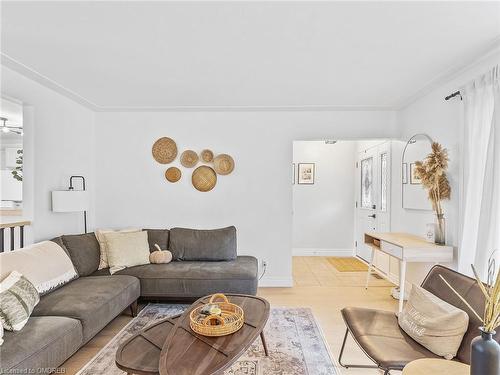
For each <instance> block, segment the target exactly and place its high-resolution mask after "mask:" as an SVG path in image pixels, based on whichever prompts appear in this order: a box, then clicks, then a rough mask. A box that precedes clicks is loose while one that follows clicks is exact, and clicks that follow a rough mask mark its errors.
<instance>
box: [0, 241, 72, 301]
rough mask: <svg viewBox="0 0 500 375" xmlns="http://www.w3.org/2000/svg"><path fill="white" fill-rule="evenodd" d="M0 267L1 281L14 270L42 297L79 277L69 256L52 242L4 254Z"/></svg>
mask: <svg viewBox="0 0 500 375" xmlns="http://www.w3.org/2000/svg"><path fill="white" fill-rule="evenodd" d="M0 264H1V267H0V280H2V279H3V278H5V277H6V276H7V275H9V274H10V273H11V272H12V271H17V272H19V273H21V274H22V275H24V277H26V278H27V279H28V280H29V281H30V282H31V283H32V284H33V285H34V286H35V288H36V290H38V293H40V295H44V294H47V293H49V292H50V291H52V290H54V289H57V288H59V287H61V286H62V285H64V284H66V283H68V282H70V281H71V280H73V279H76V278H77V277H78V274H77V273H76V271H75V267H74V266H73V263H72V262H71V259H70V258H69V256H68V254H67V253H66V252H65V251H64V249H63V248H62V247H61V246H59V245H58V244H57V243H55V242H52V241H43V242H39V243H36V244H33V245H30V246H26V247H23V248H22V249H18V250H16V251H8V252H5V253H1V254H0Z"/></svg>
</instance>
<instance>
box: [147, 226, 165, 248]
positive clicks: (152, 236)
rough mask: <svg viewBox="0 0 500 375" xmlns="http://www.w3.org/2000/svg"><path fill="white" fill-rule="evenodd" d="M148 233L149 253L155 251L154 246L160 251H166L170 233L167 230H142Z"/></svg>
mask: <svg viewBox="0 0 500 375" xmlns="http://www.w3.org/2000/svg"><path fill="white" fill-rule="evenodd" d="M143 230H145V231H146V232H148V243H149V251H150V252H153V251H156V248H155V244H158V246H160V249H162V250H167V249H168V241H169V236H170V231H169V230H168V229H143Z"/></svg>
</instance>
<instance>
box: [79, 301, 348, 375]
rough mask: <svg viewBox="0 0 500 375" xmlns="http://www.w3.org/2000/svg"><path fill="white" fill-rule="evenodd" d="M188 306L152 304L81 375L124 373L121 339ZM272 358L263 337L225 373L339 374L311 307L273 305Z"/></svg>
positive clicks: (268, 334) (269, 340)
mask: <svg viewBox="0 0 500 375" xmlns="http://www.w3.org/2000/svg"><path fill="white" fill-rule="evenodd" d="M186 308H187V306H186V305H174V304H149V305H147V306H146V307H145V308H144V309H143V310H142V311H141V312H140V314H139V315H138V316H137V317H136V318H135V319H133V320H132V321H131V322H130V323H129V324H128V325H127V326H125V327H124V328H123V330H122V331H120V333H118V334H117V335H116V336H115V337H114V338H113V339H112V340H111V341H110V342H109V343H108V344H107V345H106V346H105V347H104V348H103V349H102V350H101V351H100V352H99V353H97V355H96V356H95V357H94V358H93V359H92V360H91V361H90V362H89V363H87V364H86V365H85V367H84V368H83V369H82V370H80V372H78V375H104V374H106V375H122V374H125V373H124V372H123V371H121V370H120V369H118V368H117V367H116V366H115V353H116V349H117V348H118V346H119V345H120V343H121V342H123V341H124V340H126V339H127V338H128V337H130V336H131V335H133V334H134V333H136V332H137V331H139V330H141V329H143V328H144V327H145V326H147V325H148V324H150V323H152V322H154V321H156V320H159V319H163V318H166V317H169V316H172V315H176V314H180V313H181V312H182V311H184V309H186ZM264 333H265V335H266V340H267V345H268V348H269V357H265V356H264V349H263V347H262V343H261V341H260V339H257V340H255V342H254V343H253V344H252V346H251V347H250V348H249V349H248V350H247V352H246V353H245V354H244V355H242V356H241V357H240V358H239V359H238V361H236V362H235V363H234V364H233V366H232V367H231V368H230V369H228V370H226V372H225V375H278V374H279V375H339V374H340V371H339V368H338V367H339V366H338V365H336V364H335V362H334V361H333V359H332V357H331V356H330V353H329V351H328V347H327V344H326V343H325V340H324V338H323V335H322V333H321V331H320V328H319V326H318V324H317V323H316V320H315V319H314V316H313V315H312V312H311V310H310V309H308V308H272V309H271V314H270V316H269V320H268V322H267V325H266V328H265V330H264Z"/></svg>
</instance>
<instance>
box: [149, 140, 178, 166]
mask: <svg viewBox="0 0 500 375" xmlns="http://www.w3.org/2000/svg"><path fill="white" fill-rule="evenodd" d="M152 152H153V158H155V160H156V161H157V162H158V163H160V164H168V163H171V162H173V161H174V160H175V158H176V157H177V145H176V144H175V141H174V140H173V139H172V138H168V137H163V138H160V139H158V140H157V141H156V142H155V143H154V145H153V149H152Z"/></svg>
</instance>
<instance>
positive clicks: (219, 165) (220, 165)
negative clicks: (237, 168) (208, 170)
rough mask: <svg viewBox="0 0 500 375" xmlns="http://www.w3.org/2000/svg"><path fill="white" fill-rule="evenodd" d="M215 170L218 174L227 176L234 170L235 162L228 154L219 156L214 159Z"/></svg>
mask: <svg viewBox="0 0 500 375" xmlns="http://www.w3.org/2000/svg"><path fill="white" fill-rule="evenodd" d="M214 169H215V172H217V174H220V175H227V174H229V173H231V172H232V171H233V169H234V160H233V158H232V157H231V156H229V155H227V154H220V155H217V156H216V157H215V159H214Z"/></svg>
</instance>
